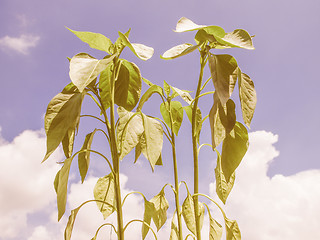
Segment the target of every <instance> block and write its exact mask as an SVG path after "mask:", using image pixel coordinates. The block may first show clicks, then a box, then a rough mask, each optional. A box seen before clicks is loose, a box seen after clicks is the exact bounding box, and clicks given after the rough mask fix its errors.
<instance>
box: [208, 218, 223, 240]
mask: <svg viewBox="0 0 320 240" xmlns="http://www.w3.org/2000/svg"><path fill="white" fill-rule="evenodd" d="M209 223H210V230H209V240H220V239H221V238H222V232H223V230H222V226H221V225H220V224H219V223H218V222H217V221H216V220H214V219H213V218H212V216H211V214H209Z"/></svg>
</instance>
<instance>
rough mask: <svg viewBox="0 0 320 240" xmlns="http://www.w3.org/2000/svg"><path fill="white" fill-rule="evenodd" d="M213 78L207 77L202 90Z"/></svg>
mask: <svg viewBox="0 0 320 240" xmlns="http://www.w3.org/2000/svg"><path fill="white" fill-rule="evenodd" d="M211 79H212V77H209V78H208V79H207V81H206V82H205V83H204V84H203V85H202V87H201V89H200V90H201V91H202V90H203V89H204V88H205V87H206V86H207V84H208V82H209V81H210V80H211Z"/></svg>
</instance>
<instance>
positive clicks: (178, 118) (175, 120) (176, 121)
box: [160, 101, 183, 135]
mask: <svg viewBox="0 0 320 240" xmlns="http://www.w3.org/2000/svg"><path fill="white" fill-rule="evenodd" d="M168 109H169V111H170V112H171V118H170V113H169V111H168ZM160 112H161V115H162V117H163V120H164V121H165V123H166V124H167V125H168V126H169V128H171V119H172V130H173V132H174V134H176V135H178V132H179V129H180V127H181V124H182V120H183V108H182V105H181V103H180V102H178V101H171V102H170V104H169V103H168V102H165V103H162V104H161V105H160Z"/></svg>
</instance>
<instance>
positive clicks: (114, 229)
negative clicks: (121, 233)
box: [93, 223, 118, 239]
mask: <svg viewBox="0 0 320 240" xmlns="http://www.w3.org/2000/svg"><path fill="white" fill-rule="evenodd" d="M104 226H111V228H113V231H114V232H115V233H116V234H118V232H117V230H116V228H115V227H114V226H113V224H111V223H104V224H102V225H101V226H100V227H99V228H98V229H97V231H96V234H95V235H94V237H95V238H97V236H98V233H99V231H100V229H101V228H103V227H104ZM110 234H111V233H110ZM95 238H93V239H95Z"/></svg>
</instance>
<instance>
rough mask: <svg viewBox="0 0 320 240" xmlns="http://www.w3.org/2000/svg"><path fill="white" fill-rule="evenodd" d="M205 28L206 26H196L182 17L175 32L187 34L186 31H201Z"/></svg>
mask: <svg viewBox="0 0 320 240" xmlns="http://www.w3.org/2000/svg"><path fill="white" fill-rule="evenodd" d="M204 27H206V26H205V25H198V24H195V23H194V22H192V21H191V20H190V19H188V18H186V17H182V18H180V19H179V21H178V23H177V26H176V30H175V31H176V32H186V31H193V30H198V29H201V28H204Z"/></svg>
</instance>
